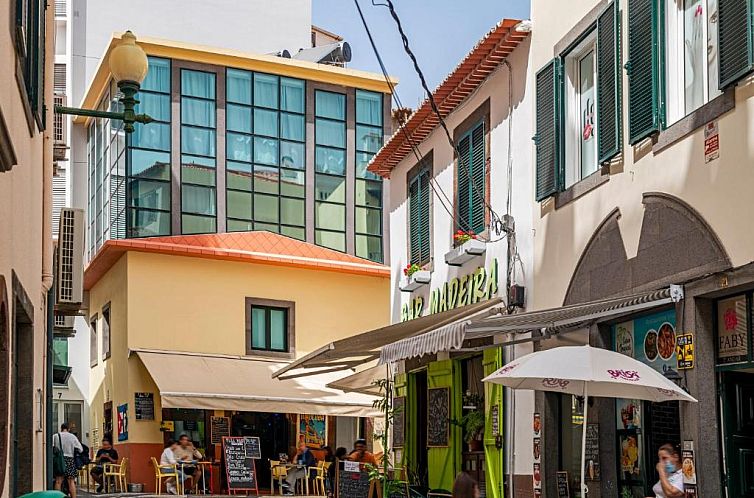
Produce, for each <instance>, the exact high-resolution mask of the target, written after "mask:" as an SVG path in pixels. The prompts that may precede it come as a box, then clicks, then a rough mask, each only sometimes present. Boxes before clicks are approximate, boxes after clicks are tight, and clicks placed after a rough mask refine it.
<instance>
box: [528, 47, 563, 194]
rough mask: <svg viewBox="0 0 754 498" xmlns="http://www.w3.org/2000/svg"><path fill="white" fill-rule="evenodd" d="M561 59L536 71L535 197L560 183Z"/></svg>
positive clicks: (554, 188) (553, 191)
mask: <svg viewBox="0 0 754 498" xmlns="http://www.w3.org/2000/svg"><path fill="white" fill-rule="evenodd" d="M559 82H560V62H559V60H558V59H553V60H552V61H550V63H548V64H547V65H546V66H545V67H543V68H542V69H540V70H539V72H537V75H536V88H537V104H536V105H537V108H536V116H535V120H536V126H537V134H536V135H535V136H534V143H535V145H536V149H537V160H536V165H537V191H536V199H537V201H541V200H542V199H545V198H547V197H549V196H551V195H552V194H554V193H555V192H557V191H558V188H559V186H560V176H561V175H560V146H559V145H560V138H559V122H560V83H559Z"/></svg>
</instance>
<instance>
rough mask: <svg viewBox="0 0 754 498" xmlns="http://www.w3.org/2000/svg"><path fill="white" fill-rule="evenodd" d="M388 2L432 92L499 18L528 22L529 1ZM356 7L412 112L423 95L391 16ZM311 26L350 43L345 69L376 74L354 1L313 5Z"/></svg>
mask: <svg viewBox="0 0 754 498" xmlns="http://www.w3.org/2000/svg"><path fill="white" fill-rule="evenodd" d="M376 3H379V1H378V0H377V1H376ZM393 3H394V4H395V8H396V11H397V12H398V15H399V17H400V18H401V23H402V24H403V29H404V30H405V31H406V35H407V36H408V40H409V44H410V46H411V49H412V50H413V51H414V53H415V54H416V56H417V59H418V61H419V67H421V69H422V71H423V72H424V76H425V78H426V79H427V83H428V84H429V87H430V89H432V90H434V88H435V87H436V86H437V85H438V84H439V83H440V82H441V81H442V80H443V79H444V78H445V76H447V74H448V73H449V72H450V71H452V70H453V68H454V67H456V65H457V64H458V63H459V62H460V61H461V59H462V58H463V57H464V56H465V55H466V54H467V53H468V52H469V51H470V50H471V48H472V47H473V46H474V45H475V44H476V42H477V41H478V40H479V39H480V38H482V37H483V36H484V35H485V34H486V33H487V31H489V30H490V29H491V28H492V27H493V26H494V25H495V24H497V22H498V21H499V20H500V19H502V18H505V17H508V18H517V19H528V18H529V1H528V0H393ZM359 4H360V5H361V9H362V10H363V11H364V16H365V17H366V19H367V23H368V24H369V28H370V29H371V31H372V36H373V37H374V39H375V42H376V43H377V48H378V49H379V51H380V54H381V55H382V59H383V61H384V63H385V66H386V67H387V70H388V72H389V73H390V74H391V75H392V76H397V77H398V78H399V80H400V83H399V84H398V90H397V91H398V95H399V96H400V98H401V101H402V102H403V105H404V106H407V107H411V108H416V107H417V106H418V104H419V103H420V102H421V101H422V100H423V99H424V93H423V90H422V88H421V85H420V82H419V78H418V76H417V75H416V73H415V72H414V70H413V66H412V64H411V60H410V59H409V58H408V56H407V55H406V54H405V52H404V51H403V45H402V43H401V39H400V35H399V34H398V30H397V29H396V26H395V23H394V22H393V19H392V17H390V12H389V11H388V9H387V7H377V6H373V5H372V0H359ZM459 21H460V22H459ZM312 23H313V24H315V25H316V26H319V27H321V28H324V29H326V30H328V31H332V32H333V33H337V34H339V35H341V36H343V37H344V38H345V40H346V41H347V42H348V43H350V44H351V49H352V50H353V60H352V61H351V63H350V64H349V67H351V68H354V69H364V70H367V71H375V72H377V73H379V72H380V66H379V64H378V63H377V59H376V57H375V56H374V52H373V51H372V47H371V46H370V44H369V39H368V38H367V35H366V32H365V31H364V26H363V25H362V24H361V19H360V18H359V14H358V12H357V10H356V6H355V5H354V4H353V0H313V1H312ZM393 107H395V105H393Z"/></svg>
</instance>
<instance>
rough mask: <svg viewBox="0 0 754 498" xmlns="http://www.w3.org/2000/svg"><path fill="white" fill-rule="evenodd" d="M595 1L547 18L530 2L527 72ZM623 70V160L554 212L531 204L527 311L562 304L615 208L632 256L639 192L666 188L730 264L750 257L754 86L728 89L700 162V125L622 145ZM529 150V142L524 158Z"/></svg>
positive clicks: (753, 253)
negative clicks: (715, 145)
mask: <svg viewBox="0 0 754 498" xmlns="http://www.w3.org/2000/svg"><path fill="white" fill-rule="evenodd" d="M598 3H600V2H597V1H593V0H592V1H587V0H574V1H573V2H568V7H567V8H565V7H564V8H560V9H557V15H554V12H553V4H552V2H548V1H544V0H535V1H533V2H532V20H533V22H534V26H535V29H534V34H533V40H532V63H531V66H532V67H531V69H532V70H533V71H537V70H539V69H540V68H541V67H542V66H544V65H545V64H546V63H547V62H548V61H549V60H551V59H552V58H553V55H554V52H553V47H554V46H555V44H557V43H558V42H559V41H560V40H561V39H562V38H563V37H564V36H565V35H566V33H567V32H568V31H569V30H570V29H571V28H573V26H575V25H576V23H577V22H578V21H579V20H580V19H581V18H582V17H584V16H585V15H586V14H587V13H588V12H589V11H590V10H591V9H592V8H593V7H595V6H596V5H597V4H598ZM601 3H605V2H601ZM564 5H565V4H564ZM621 9H622V15H623V62H625V61H626V60H627V43H628V34H627V28H626V26H627V22H628V18H627V11H626V6H625V2H621ZM623 75H624V78H623V136H624V144H623V160H622V161H621V162H620V164H617V165H614V166H613V167H611V174H610V176H609V181H608V182H607V183H605V184H603V185H601V186H599V187H597V188H596V189H594V190H592V191H591V192H589V193H587V194H586V195H584V196H583V197H581V198H579V199H577V200H575V201H573V202H571V203H569V204H567V205H565V206H563V207H561V208H559V209H557V210H556V209H554V205H553V203H552V202H551V201H550V202H544V203H542V204H540V203H533V210H534V230H535V233H536V236H535V251H534V275H535V277H534V278H535V287H536V288H537V289H538V290H539V292H537V293H536V294H535V295H534V299H533V301H532V302H531V304H532V307H531V309H541V308H548V307H552V306H559V305H561V304H563V300H564V299H565V295H566V291H567V289H568V284H569V282H570V279H571V276H572V275H573V272H574V270H575V269H576V266H577V263H578V261H579V258H580V257H581V254H582V252H583V251H584V249H585V247H586V245H587V243H588V241H589V239H590V237H591V236H592V234H593V233H594V231H595V230H596V229H597V227H598V226H599V225H600V223H601V222H602V221H603V220H604V219H605V218H606V217H607V216H608V215H609V214H610V212H611V211H612V210H614V209H615V208H616V207H617V208H618V209H619V210H620V219H619V220H618V224H619V227H620V232H621V236H622V238H623V242H624V245H625V250H626V255H627V257H628V258H633V257H635V256H636V254H637V249H638V243H639V234H640V232H641V227H642V219H643V216H644V205H643V204H642V194H643V193H645V192H660V193H667V194H670V195H672V196H675V197H677V198H679V199H680V200H682V201H684V202H685V203H687V204H689V205H690V206H691V207H692V208H693V209H694V210H696V211H697V212H698V213H699V214H700V215H701V217H702V218H703V219H704V220H705V221H706V222H707V223H708V224H709V225H710V227H711V229H712V231H713V232H714V233H715V234H716V235H717V237H718V238H719V239H720V241H721V242H722V245H723V246H724V247H725V250H726V252H727V254H728V256H729V257H730V260H731V263H732V265H733V266H739V265H742V264H745V263H748V262H750V261H751V260H752V259H754V232H752V231H751V230H746V229H742V226H741V221H742V220H745V219H747V217H748V216H749V215H750V214H751V213H753V212H754V207H753V206H752V204H751V202H750V200H749V198H750V195H749V193H750V192H751V190H752V188H753V187H754V173H752V171H751V163H752V159H754V145H752V143H751V141H750V140H748V139H747V137H750V136H751V130H752V129H753V128H754V100H753V99H751V98H750V97H751V96H752V95H754V84H752V82H751V81H746V82H743V83H741V84H740V86H739V87H738V88H737V89H736V92H735V100H736V103H735V109H733V110H732V111H730V112H728V113H727V114H725V115H723V116H722V117H720V118H719V121H718V124H719V130H720V158H719V159H717V160H714V161H712V162H710V163H708V164H705V161H704V130H703V129H701V128H700V129H697V130H696V131H695V132H693V133H692V134H690V135H689V136H687V137H686V138H683V139H681V140H680V141H678V142H676V143H675V144H673V145H671V146H669V147H668V148H666V149H664V150H662V151H661V152H652V150H651V144H646V143H643V144H640V145H641V147H631V146H630V145H629V144H628V137H627V135H628V117H627V114H628V112H627V109H628V91H627V89H628V80H627V78H626V76H625V72H623ZM531 93H533V91H532V92H531ZM532 133H533V129H532ZM648 145H649V146H648ZM534 152H535V151H534V147H533V146H532V147H531V153H532V155H533V154H534ZM531 199H532V202H533V197H531Z"/></svg>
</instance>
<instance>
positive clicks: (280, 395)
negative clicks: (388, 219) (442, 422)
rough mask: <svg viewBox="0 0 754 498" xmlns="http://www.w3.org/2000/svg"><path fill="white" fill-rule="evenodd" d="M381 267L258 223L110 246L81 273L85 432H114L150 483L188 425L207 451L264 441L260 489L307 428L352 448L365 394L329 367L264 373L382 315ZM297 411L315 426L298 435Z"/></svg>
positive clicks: (384, 273) (366, 410)
mask: <svg viewBox="0 0 754 498" xmlns="http://www.w3.org/2000/svg"><path fill="white" fill-rule="evenodd" d="M389 273H390V272H389V269H388V268H387V267H385V266H382V265H379V264H376V263H372V262H370V261H367V260H363V259H360V258H356V257H354V256H350V255H347V254H344V253H341V252H338V251H334V250H331V249H327V248H323V247H319V246H316V245H313V244H309V243H306V242H303V241H297V240H294V239H292V238H288V237H284V236H282V235H278V234H273V233H270V232H263V231H258V232H244V233H226V234H212V235H191V236H170V237H155V238H149V239H140V240H109V241H107V242H105V244H104V245H103V247H102V248H101V249H100V251H99V253H98V254H97V256H96V257H95V258H94V259H93V260H92V262H91V263H90V265H89V267H88V268H87V270H86V273H85V288H86V289H88V290H89V298H90V301H89V302H90V306H89V313H90V316H89V320H90V324H91V358H90V359H91V365H92V370H91V381H92V382H91V392H90V399H91V403H92V409H91V414H92V420H91V427H92V428H93V432H94V433H96V434H94V433H93V434H92V436H93V437H92V439H93V440H98V439H100V438H101V437H103V436H105V435H106V434H107V433H110V432H111V433H112V438H113V439H114V442H115V447H116V449H117V450H118V451H119V453H120V455H121V457H128V458H129V460H130V463H129V481H130V482H141V483H145V484H147V485H148V486H151V485H152V483H153V482H154V478H153V475H154V474H153V470H152V467H151V463H150V461H149V458H150V457H152V456H154V457H158V458H159V456H160V453H161V451H162V448H163V443H164V442H165V440H167V439H168V438H171V437H178V436H179V435H180V434H183V433H185V434H188V435H189V436H190V437H191V439H193V440H194V441H195V443H196V445H197V447H199V448H201V449H202V451H204V452H205V455H207V456H208V457H209V458H211V459H219V458H220V452H221V447H220V445H219V444H217V443H218V442H219V438H220V437H221V436H222V435H249V436H259V437H260V438H261V446H262V454H263V460H262V462H257V468H258V472H257V473H258V478H259V482H260V485H261V486H265V485H266V484H267V482H266V480H267V479H269V472H268V471H266V470H259V469H262V468H269V467H268V466H267V465H266V464H265V460H264V459H269V458H273V459H276V460H277V459H278V455H279V453H289V452H290V450H291V449H292V447H293V446H294V445H295V444H296V441H297V440H298V439H299V437H300V436H301V435H304V436H305V437H306V438H307V441H309V442H310V444H311V445H312V446H314V447H315V448H316V447H317V446H318V445H323V444H325V443H326V444H330V445H332V446H335V445H336V444H337V445H346V444H348V445H350V444H351V443H352V442H353V439H354V438H355V437H356V436H357V435H361V434H364V433H365V432H368V431H369V430H370V429H369V426H370V423H371V422H367V420H365V419H360V418H359V417H365V416H371V415H373V414H374V410H373V409H372V406H371V398H369V397H367V396H364V395H359V394H343V393H341V392H339V391H336V390H333V389H330V388H327V387H326V386H325V384H327V382H328V381H329V380H332V378H331V377H328V376H327V375H321V376H319V377H314V378H307V379H291V380H286V381H282V382H280V381H277V380H275V381H273V380H272V379H271V373H272V372H273V371H275V370H277V369H279V368H281V366H283V365H284V364H285V363H286V362H288V361H289V360H292V359H294V358H296V357H300V356H303V355H305V354H307V353H309V352H311V351H312V350H314V349H315V348H317V347H318V346H319V345H321V344H322V343H326V342H328V341H331V340H336V339H340V338H343V337H347V336H350V335H353V334H354V333H357V332H360V331H363V330H370V329H373V328H376V327H379V326H381V325H384V324H386V323H388V321H389V310H390V305H389V296H390V293H389V285H390V275H389ZM302 415H304V416H302ZM305 415H317V416H320V417H313V419H314V420H315V422H313V423H311V424H309V425H311V426H313V427H315V428H316V429H317V430H318V431H321V432H318V433H317V434H314V435H313V436H312V435H311V434H301V433H302V432H307V431H306V430H304V429H306V427H308V425H307V424H306V423H305V422H306V421H307V420H309V419H310V418H311V417H305ZM213 417H220V418H215V419H214V424H215V425H214V426H213ZM222 417H226V419H225V420H223V419H222ZM301 424H303V428H302V430H300V428H301V427H302V426H301ZM317 424H320V425H317ZM221 426H222V428H221ZM213 429H214V430H213ZM315 432H316V431H315ZM217 470H221V469H217ZM214 474H215V475H216V476H218V475H220V474H222V472H217V471H216V472H215V473H214ZM215 484H219V483H217V482H216V483H215Z"/></svg>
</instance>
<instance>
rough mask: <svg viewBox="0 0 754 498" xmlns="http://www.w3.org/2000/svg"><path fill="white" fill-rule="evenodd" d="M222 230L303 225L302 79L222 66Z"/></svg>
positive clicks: (300, 233)
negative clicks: (224, 214) (224, 119)
mask: <svg viewBox="0 0 754 498" xmlns="http://www.w3.org/2000/svg"><path fill="white" fill-rule="evenodd" d="M226 82H227V83H226V84H227V88H226V98H227V107H226V116H227V132H226V137H225V141H226V151H227V154H226V174H227V190H226V205H227V219H226V222H227V229H228V231H229V232H234V231H250V230H268V231H271V232H275V233H281V234H283V235H287V236H289V237H294V238H297V239H300V240H304V239H305V238H306V230H305V226H306V224H305V209H306V208H305V205H304V197H305V188H304V170H305V167H306V157H305V140H306V128H305V82H304V81H303V80H298V79H293V78H284V77H279V76H275V75H269V74H264V73H253V72H251V71H244V70H240V69H232V68H228V69H227V71H226Z"/></svg>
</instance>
